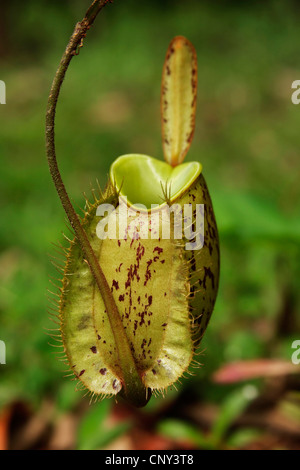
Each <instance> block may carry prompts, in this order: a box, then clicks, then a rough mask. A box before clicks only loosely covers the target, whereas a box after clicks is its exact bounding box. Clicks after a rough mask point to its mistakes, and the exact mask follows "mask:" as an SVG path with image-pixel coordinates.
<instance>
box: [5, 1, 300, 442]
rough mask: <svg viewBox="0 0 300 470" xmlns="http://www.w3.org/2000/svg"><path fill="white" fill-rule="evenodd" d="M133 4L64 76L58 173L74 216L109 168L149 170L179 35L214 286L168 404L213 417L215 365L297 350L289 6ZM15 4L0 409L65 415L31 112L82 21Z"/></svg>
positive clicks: (78, 8)
mask: <svg viewBox="0 0 300 470" xmlns="http://www.w3.org/2000/svg"><path fill="white" fill-rule="evenodd" d="M84 3H86V2H84ZM134 3H135V7H134V8H133V9H132V10H131V9H130V8H128V5H127V2H120V1H119V2H118V1H117V0H116V1H115V2H114V5H112V6H110V7H107V8H106V9H104V11H103V15H102V14H101V15H100V17H99V18H98V20H97V24H96V25H95V26H94V27H93V29H92V30H91V34H90V36H89V37H88V38H87V40H86V42H85V44H84V47H83V48H82V49H81V51H80V54H79V57H76V58H75V59H74V61H73V63H72V65H71V67H70V70H69V72H68V75H67V77H66V79H65V83H64V85H63V88H62V94H61V101H60V103H59V107H58V112H57V152H58V155H60V157H61V158H60V160H61V171H62V175H63V177H64V179H65V183H66V186H67V188H68V189H69V192H70V194H71V196H72V198H73V200H74V202H75V205H78V206H80V207H82V206H83V204H84V199H83V197H82V192H83V191H86V192H87V193H88V192H89V188H90V183H92V185H93V186H96V184H95V181H96V178H98V179H99V181H100V184H101V185H102V187H103V186H104V185H105V183H106V179H107V174H108V171H109V167H110V164H111V162H112V161H113V160H114V159H115V158H116V157H117V156H118V155H120V154H125V153H132V152H143V153H146V154H149V155H153V156H155V157H157V158H160V159H162V150H161V133H160V119H159V84H160V80H161V67H162V64H163V61H164V54H165V49H166V47H167V45H168V43H169V41H170V39H171V38H172V37H173V36H175V35H176V34H183V35H185V36H187V37H188V38H189V39H190V40H191V41H192V42H193V44H194V45H195V48H196V50H197V54H198V65H199V78H198V89H199V97H198V110H197V122H196V132H195V137H194V141H193V144H192V146H191V149H190V152H189V156H188V159H187V160H188V161H200V162H201V163H202V165H203V174H204V175H205V178H206V181H207V183H208V187H209V189H210V193H211V197H212V200H213V204H214V209H215V214H216V218H217V222H218V228H219V232H220V237H221V283H220V290H219V295H218V299H217V304H216V307H215V311H214V314H213V317H212V320H211V322H210V324H209V327H208V329H207V332H206V335H205V337H204V340H203V343H202V350H203V354H202V355H201V356H200V357H199V360H200V362H201V363H202V364H203V367H202V368H200V369H199V370H198V371H196V376H195V377H194V379H192V381H186V382H185V381H184V382H183V385H182V387H181V388H180V390H181V392H182V393H184V392H185V391H186V390H191V389H192V392H193V394H194V395H195V396H197V397H199V399H202V398H204V399H210V398H211V397H212V399H213V400H214V401H216V402H217V403H222V402H223V401H224V400H226V397H227V393H228V390H227V388H226V387H216V386H215V385H212V384H211V382H210V380H209V378H210V375H211V374H212V372H213V371H215V370H216V369H217V368H218V367H219V366H220V365H221V364H223V363H224V362H226V361H228V360H240V359H249V358H251V359H254V358H255V357H278V358H286V359H288V360H289V359H290V356H291V350H290V345H291V341H292V340H293V339H296V337H295V336H297V335H298V336H299V334H298V332H299V316H298V317H297V312H299V304H300V295H299V285H298V284H299V277H300V248H299V246H300V243H299V242H300V227H299V211H300V185H299V170H300V164H299V148H300V134H299V113H300V107H299V106H295V105H292V103H291V100H290V96H291V83H292V81H293V80H295V79H297V78H299V77H298V76H297V74H298V71H297V64H298V62H299V47H298V44H299V24H298V4H297V2H294V1H286V2H279V1H276V0H273V1H269V2H242V3H241V2H233V1H232V2H226V5H225V3H224V2H208V1H203V2H199V1H195V2H194V1H188V2H180V1H174V2H156V3H154V2H144V3H145V5H143V8H139V7H137V6H136V5H137V3H136V2H133V1H132V2H130V5H133V4H134ZM170 3H172V14H170V11H169V10H168V8H169V5H170ZM15 4H16V0H14V1H12V2H6V5H5V6H4V5H3V7H2V6H1V8H3V9H5V12H4V14H5V17H6V18H7V21H6V24H7V28H6V29H5V28H3V32H2V33H1V34H2V40H1V45H0V46H1V47H0V54H2V55H1V56H0V70H1V77H0V78H1V80H4V81H5V82H6V84H7V104H6V105H5V106H1V108H0V112H1V126H0V156H1V160H0V184H1V198H0V211H1V217H0V250H1V253H0V339H1V340H4V341H5V342H6V346H7V364H6V365H5V366H0V407H2V406H4V405H5V404H7V403H9V402H10V401H11V400H14V399H24V400H26V401H29V402H30V403H32V404H34V405H38V404H39V403H40V402H41V400H42V398H43V397H45V396H51V397H55V398H56V397H60V398H59V400H58V403H59V407H62V409H72V407H73V406H74V404H75V403H76V399H78V400H79V399H80V396H81V395H80V393H77V394H74V395H75V398H74V397H72V400H71V399H70V401H68V400H67V396H68V394H67V393H66V394H65V392H64V387H66V381H67V379H64V378H63V374H64V372H63V370H64V366H61V364H60V363H59V362H57V361H56V359H55V356H54V355H53V354H52V352H55V349H54V348H52V347H50V346H49V343H52V340H51V339H50V338H49V336H47V334H46V333H47V328H55V327H56V325H55V324H54V325H53V324H52V322H51V321H50V320H49V318H48V314H47V311H46V310H47V306H48V305H49V304H48V302H47V300H46V297H45V292H46V288H47V287H48V288H49V289H50V290H53V289H54V288H52V287H51V285H50V284H49V283H48V275H50V276H52V277H54V278H57V277H59V276H60V274H58V273H57V271H56V269H55V268H54V267H53V266H52V265H51V263H50V261H49V260H48V258H47V255H46V254H47V253H51V254H53V255H54V256H57V255H56V252H55V251H54V248H53V247H52V245H51V242H53V241H54V240H55V239H56V238H57V234H59V233H60V232H61V231H62V230H64V231H65V232H66V234H67V235H68V236H69V231H68V229H65V226H64V214H63V212H62V209H61V208H60V205H59V202H58V199H57V196H56V194H55V191H54V189H53V186H52V182H51V181H50V177H49V175H48V169H47V164H46V160H45V150H44V113H45V107H46V101H47V96H48V92H49V88H50V82H51V80H52V76H53V73H54V71H55V69H56V65H57V62H58V60H59V58H60V56H61V54H62V52H63V48H64V46H65V44H66V42H67V40H68V38H69V36H70V34H71V32H72V29H73V25H74V23H75V21H77V19H78V18H79V17H80V16H81V15H82V13H83V10H84V8H85V7H83V2H82V1H81V0H80V1H76V2H74V1H73V0H72V1H68V2H61V1H58V0H57V1H55V2H46V1H43V2H41V1H40V0H36V1H33V0H28V1H27V2H25V3H24V5H23V7H24V9H23V11H22V15H19V16H16V15H15V8H16V6H15ZM163 4H166V7H164V6H162V5H163ZM3 11H4V10H3ZM0 20H1V18H0ZM53 25H55V28H54V27H53ZM1 31H2V29H1ZM2 44H3V45H4V47H3V46H2ZM59 241H62V237H61V240H59ZM62 242H63V241H62ZM284 318H288V321H287V322H284ZM67 383H68V386H69V382H67ZM73 386H74V383H73V382H71V383H70V387H71V388H72V387H73ZM64 394H65V395H64ZM63 396H65V398H63ZM176 396H177V394H176V393H175V394H174V399H175V397H176ZM77 397H78V398H77ZM73 399H74V401H73ZM152 403H153V405H152V404H151V405H148V406H149V408H150V407H151V406H154V405H155V403H156V402H155V400H154V401H153V402H152ZM100 405H101V406H103V407H105V406H108V405H105V404H104V402H103V404H102V403H101V404H100ZM92 410H94V408H92ZM99 413H100V412H99ZM176 429H177V428H176ZM179 430H180V429H179V428H178V433H179ZM181 432H182V431H181ZM91 433H92V431H91ZM222 433H223V431H222ZM199 439H200V438H199ZM201 439H202V437H201ZM194 442H198V441H196V440H195V441H194ZM199 443H200V441H199ZM80 445H82V446H87V447H89V446H91V447H96V446H99V445H101V443H99V442H94V443H91V444H89V443H88V444H84V443H82V442H81V444H80ZM196 445H198V444H196Z"/></svg>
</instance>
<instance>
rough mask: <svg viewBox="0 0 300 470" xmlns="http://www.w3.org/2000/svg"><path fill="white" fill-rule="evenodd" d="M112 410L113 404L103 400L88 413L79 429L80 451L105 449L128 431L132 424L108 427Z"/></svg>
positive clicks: (78, 446)
mask: <svg viewBox="0 0 300 470" xmlns="http://www.w3.org/2000/svg"><path fill="white" fill-rule="evenodd" d="M110 409H111V402H110V401H109V400H103V401H101V402H100V403H98V404H97V405H94V406H92V407H91V409H90V410H89V411H88V412H87V414H86V415H85V417H84V418H83V420H82V422H81V424H80V426H79V429H78V440H77V442H78V445H77V448H78V449H79V450H95V449H99V448H103V447H104V446H107V445H108V444H109V443H110V442H111V441H112V440H114V439H116V438H117V437H119V436H120V435H122V434H124V433H125V432H126V431H127V430H128V428H129V427H130V423H121V424H119V425H117V426H114V427H108V426H107V425H106V423H105V421H106V419H107V417H108V415H109V412H110Z"/></svg>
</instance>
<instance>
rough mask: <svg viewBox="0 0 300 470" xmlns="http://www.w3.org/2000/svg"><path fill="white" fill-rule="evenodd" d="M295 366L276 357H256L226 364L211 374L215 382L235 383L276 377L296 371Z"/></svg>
mask: <svg viewBox="0 0 300 470" xmlns="http://www.w3.org/2000/svg"><path fill="white" fill-rule="evenodd" d="M298 372H299V371H298V369H297V367H295V365H294V364H292V362H290V361H282V360H278V359H257V360H251V361H238V362H233V363H231V364H226V365H225V366H223V367H221V368H220V369H219V370H217V371H216V372H215V373H214V375H213V381H214V382H216V383H223V384H225V383H226V384H228V383H235V382H241V381H243V380H249V379H254V378H258V377H276V376H279V375H287V374H292V373H298Z"/></svg>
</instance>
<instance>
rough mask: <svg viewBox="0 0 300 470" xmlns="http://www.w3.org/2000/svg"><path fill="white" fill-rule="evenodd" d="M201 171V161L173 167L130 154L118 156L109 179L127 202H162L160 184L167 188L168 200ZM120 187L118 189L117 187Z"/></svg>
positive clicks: (146, 203) (145, 156)
mask: <svg viewBox="0 0 300 470" xmlns="http://www.w3.org/2000/svg"><path fill="white" fill-rule="evenodd" d="M201 170H202V165H201V163H198V162H187V163H182V164H181V165H177V166H176V167H172V166H171V165H169V164H168V163H166V162H163V161H161V160H156V159H155V158H152V157H148V156H147V155H139V154H129V155H123V156H121V157H119V158H117V159H116V160H115V161H114V163H113V164H112V166H111V168H110V178H111V181H112V182H113V183H114V185H115V186H116V189H117V190H118V191H120V194H121V196H126V197H127V202H128V204H130V205H135V204H144V205H145V206H146V207H147V208H148V209H151V204H159V205H161V204H164V203H165V198H164V195H163V190H162V187H163V188H165V187H166V183H167V188H168V189H167V191H168V195H170V198H171V202H173V201H176V199H177V198H178V197H179V196H180V195H182V194H183V193H184V192H185V191H186V190H188V188H189V187H190V186H191V185H192V184H193V183H194V181H195V180H196V178H197V177H198V176H199V175H200V173H201ZM120 189H121V190H120Z"/></svg>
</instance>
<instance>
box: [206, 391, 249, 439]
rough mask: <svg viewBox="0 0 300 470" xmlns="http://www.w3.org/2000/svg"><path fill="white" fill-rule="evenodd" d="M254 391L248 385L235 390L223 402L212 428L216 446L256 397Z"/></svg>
mask: <svg viewBox="0 0 300 470" xmlns="http://www.w3.org/2000/svg"><path fill="white" fill-rule="evenodd" d="M253 391H255V389H253V388H251V389H249V387H247V386H245V387H243V388H242V389H239V390H234V391H233V392H232V393H230V395H229V396H228V397H227V398H226V399H225V401H224V402H223V403H222V406H221V410H220V414H219V416H218V418H217V420H216V422H215V423H214V425H213V428H212V442H213V443H214V448H218V447H219V446H220V444H221V443H222V441H223V439H224V437H225V434H226V432H227V431H228V429H229V428H230V426H231V425H232V424H233V423H234V421H235V420H236V419H237V418H238V417H239V416H240V415H241V414H242V413H243V411H244V410H245V409H246V407H247V406H248V405H249V403H250V401H251V398H252V397H253V398H254V393H252V392H253ZM249 392H251V393H249Z"/></svg>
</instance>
